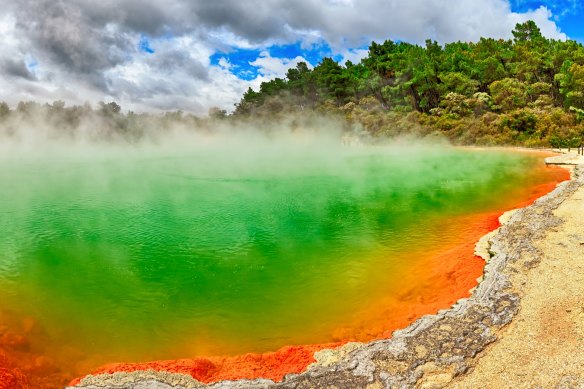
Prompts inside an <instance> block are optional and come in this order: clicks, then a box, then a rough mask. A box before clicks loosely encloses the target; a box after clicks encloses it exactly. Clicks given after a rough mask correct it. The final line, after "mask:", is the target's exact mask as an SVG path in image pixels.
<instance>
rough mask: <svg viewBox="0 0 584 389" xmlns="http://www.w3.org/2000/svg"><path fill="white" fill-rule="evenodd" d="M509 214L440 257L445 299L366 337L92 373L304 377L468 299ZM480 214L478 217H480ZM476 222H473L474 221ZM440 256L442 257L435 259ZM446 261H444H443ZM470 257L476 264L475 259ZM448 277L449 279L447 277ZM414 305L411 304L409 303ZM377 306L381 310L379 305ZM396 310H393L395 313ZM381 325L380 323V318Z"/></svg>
mask: <svg viewBox="0 0 584 389" xmlns="http://www.w3.org/2000/svg"><path fill="white" fill-rule="evenodd" d="M550 169H554V170H556V171H555V180H554V181H553V182H550V183H547V184H542V185H537V186H535V187H533V188H532V191H531V196H530V198H529V199H528V200H525V201H522V202H520V203H519V204H516V205H515V206H514V207H513V208H522V207H526V206H528V205H530V204H532V203H533V202H534V201H535V200H537V199H538V198H540V197H542V196H543V195H545V194H547V193H549V192H551V191H552V190H553V189H554V188H555V187H556V186H557V184H558V183H560V182H562V181H565V180H568V179H570V173H569V172H568V171H567V170H565V169H563V168H560V167H550ZM505 211H507V210H503V211H498V212H491V213H484V214H479V215H472V216H471V217H468V218H464V219H465V220H464V221H465V222H466V223H472V224H473V228H472V233H467V234H464V236H463V240H464V241H465V243H464V244H462V245H458V246H457V247H455V248H453V249H450V250H447V251H445V252H442V253H440V254H438V253H437V260H435V262H436V263H439V264H441V265H443V266H446V268H444V267H443V266H441V268H440V269H434V271H435V272H436V273H441V274H442V277H440V275H439V274H436V277H437V278H436V279H435V280H434V281H437V282H438V284H439V285H433V286H434V290H440V291H444V292H446V293H443V294H441V295H440V296H439V297H436V296H434V298H433V299H431V300H430V301H423V299H422V300H421V301H420V302H419V304H417V305H415V306H413V307H412V306H409V307H408V308H407V310H405V309H404V308H403V307H400V308H402V310H401V311H399V309H398V312H399V313H398V314H395V310H394V309H395V308H398V307H395V306H394V307H392V306H391V304H390V306H389V308H388V307H387V306H386V307H385V309H384V310H383V311H385V312H380V311H379V310H377V309H373V310H374V311H375V314H376V316H377V317H379V316H381V317H383V316H384V313H389V312H391V313H393V315H391V317H387V319H388V322H385V323H383V320H381V321H380V322H381V323H383V324H382V326H379V325H378V326H376V328H368V329H367V331H366V332H365V334H364V336H363V335H357V336H356V337H355V336H353V337H352V338H347V339H343V340H342V341H339V342H336V343H325V344H315V345H299V346H285V347H282V348H281V349H279V350H277V351H275V352H268V353H264V354H245V355H240V356H234V357H209V358H195V359H180V360H166V361H153V362H146V363H115V364H109V365H106V366H103V367H101V368H99V369H97V370H95V371H94V372H93V373H92V374H93V375H97V374H112V373H116V372H127V373H131V372H136V371H145V370H154V371H166V372H171V373H179V374H186V375H189V376H191V377H193V378H194V379H196V380H198V381H200V382H202V383H205V384H209V383H215V382H219V381H224V380H238V379H250V380H252V379H257V378H265V379H271V380H273V381H275V382H280V381H282V380H283V378H284V376H285V375H286V374H290V373H301V372H303V371H304V370H306V369H307V368H308V366H309V365H310V364H312V363H314V362H316V359H315V358H314V353H315V352H317V351H320V350H323V349H331V348H337V347H339V346H342V345H343V344H346V343H348V342H351V341H363V342H365V341H372V340H375V339H381V338H388V337H391V334H392V333H393V331H395V330H397V329H400V328H404V327H406V326H407V325H409V324H411V323H413V322H414V321H415V320H417V319H419V318H420V317H422V316H424V315H426V314H432V313H435V312H437V311H438V310H440V309H445V308H448V307H450V306H452V305H453V304H454V303H455V302H456V301H457V300H458V299H460V298H464V297H468V296H469V294H470V290H471V289H472V288H474V287H475V286H476V285H477V284H478V282H477V281H476V279H477V278H478V277H479V276H481V275H482V274H483V268H484V261H483V260H482V259H481V258H480V257H477V256H475V255H474V248H475V244H476V242H477V241H478V240H479V239H480V237H482V236H484V235H485V234H487V233H489V232H491V231H493V230H495V229H497V228H499V227H500V223H499V217H500V216H501V215H502V214H503V213H504V212H505ZM477 216H478V217H477ZM471 218H472V219H474V220H470V219H471ZM435 258H436V257H435ZM441 259H443V260H441ZM469 259H470V260H469ZM444 275H445V276H444ZM408 305H410V304H408ZM374 308H375V307H374ZM392 308H393V309H392ZM377 321H378V322H379V319H378V320H377ZM81 380H82V377H81V378H76V379H75V380H73V381H71V383H70V385H71V386H74V385H77V384H79V383H80V382H81Z"/></svg>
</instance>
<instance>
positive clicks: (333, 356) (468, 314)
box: [76, 156, 584, 389]
mask: <svg viewBox="0 0 584 389" xmlns="http://www.w3.org/2000/svg"><path fill="white" fill-rule="evenodd" d="M554 158H555V159H550V160H548V162H549V163H554V164H570V165H578V164H579V163H581V159H580V158H578V157H574V156H561V157H554ZM583 188H584V167H583V166H576V167H575V168H574V170H573V177H572V180H570V181H567V182H564V183H562V184H560V185H559V186H558V187H557V188H556V189H555V190H554V191H553V192H551V193H549V194H548V195H546V196H544V197H542V198H540V199H538V200H537V201H536V202H535V203H534V204H533V205H531V206H529V207H526V208H523V209H520V210H517V211H515V212H513V213H512V214H510V215H509V217H508V220H505V221H504V223H503V225H502V226H501V228H499V230H498V231H497V232H496V233H494V234H492V235H489V237H488V238H487V242H486V244H485V242H484V240H483V242H482V246H483V247H484V249H486V250H487V252H488V256H489V258H488V261H487V264H486V267H485V275H484V279H483V281H482V282H481V283H480V284H479V285H478V286H477V288H476V289H475V290H474V292H473V294H472V296H471V297H469V298H466V299H462V300H459V301H458V302H457V303H456V304H455V305H454V306H453V307H451V308H450V309H448V310H443V311H440V312H438V313H437V314H435V315H429V316H425V317H423V318H421V319H419V320H417V321H416V322H415V323H413V324H412V325H410V326H409V327H407V328H405V329H403V330H399V331H395V332H394V334H393V336H392V338H390V339H385V340H379V341H373V342H370V343H366V344H356V343H350V344H347V345H345V346H343V347H341V348H339V349H336V350H323V351H320V352H318V353H317V354H316V359H317V361H318V362H317V363H315V364H313V365H311V366H310V367H309V368H308V370H307V371H306V372H304V373H302V374H290V375H288V376H286V377H285V379H284V381H283V382H280V383H275V382H273V381H269V380H253V381H246V380H240V381H224V382H219V383H215V384H210V385H203V384H201V383H199V382H197V381H195V380H194V379H193V378H191V377H189V376H185V375H179V374H171V373H160V372H153V371H146V372H135V373H115V374H112V375H105V374H104V375H98V376H88V377H85V378H84V379H83V380H82V381H81V383H80V384H79V385H78V386H76V387H77V388H87V389H89V388H91V389H96V388H128V389H150V388H164V389H166V388H179V389H180V388H199V387H201V388H202V387H205V388H221V389H224V388H225V389H227V388H238V389H243V388H324V387H327V388H371V389H373V388H412V387H417V388H441V387H446V386H450V385H458V386H459V387H461V388H462V387H485V386H480V385H481V384H480V382H481V379H480V377H478V378H477V379H476V380H475V381H472V382H470V381H469V382H467V383H465V382H464V381H463V380H464V379H466V378H468V377H473V375H476V374H475V373H477V372H478V371H479V367H480V361H481V360H482V359H483V356H484V358H485V359H486V358H488V356H489V353H490V350H491V348H494V347H496V344H497V343H499V342H500V341H501V339H505V337H506V336H507V335H506V331H507V330H508V328H507V327H511V326H509V323H511V321H512V320H513V319H514V318H515V317H516V316H517V315H518V313H519V312H520V310H522V309H523V298H524V296H525V294H526V290H527V287H528V286H529V284H530V283H529V279H530V277H531V274H532V272H533V271H534V269H536V268H537V267H538V265H539V264H540V262H541V261H542V259H543V258H544V257H546V255H549V252H548V250H553V249H554V248H550V246H549V245H546V244H545V243H543V244H542V242H544V241H545V239H547V236H548V233H549V232H550V231H558V230H559V229H561V226H562V225H564V224H566V222H565V217H561V216H558V215H557V214H556V210H557V209H558V208H559V207H560V206H561V205H562V204H563V203H564V202H565V201H566V200H568V199H570V198H571V197H572V196H573V195H574V194H575V193H576V192H577V191H582V190H583ZM567 217H569V215H568V216H567ZM583 235H584V233H583ZM560 243H561V242H560ZM575 244H576V243H575ZM577 244H578V245H580V244H584V238H582V242H578V243H577ZM583 284H584V283H583ZM582 312H583V313H584V306H583V307H582ZM551 325H553V318H552V324H551ZM582 339H584V335H583V336H582ZM559 341H561V340H559ZM509 352H510V353H511V352H512V350H509ZM479 357H480V358H479ZM494 363H497V361H495V362H494ZM485 369H487V370H488V367H485ZM469 373H470V374H469ZM583 374H584V373H583ZM579 380H584V377H583V376H580V377H577V376H567V375H563V376H562V374H560V375H558V377H557V380H556V381H557V382H558V384H557V385H556V384H554V385H555V386H557V387H558V388H559V387H561V386H558V385H560V384H562V382H564V383H567V385H568V386H565V387H572V386H569V385H572V384H571V383H579V382H584V381H579ZM550 382H551V381H550ZM469 385H470V386H469ZM475 385H479V386H475ZM487 386H489V385H488V381H487ZM509 387H511V386H509ZM515 387H517V386H515ZM525 387H531V386H525Z"/></svg>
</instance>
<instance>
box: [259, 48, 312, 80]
mask: <svg viewBox="0 0 584 389" xmlns="http://www.w3.org/2000/svg"><path fill="white" fill-rule="evenodd" d="M299 62H306V64H307V65H308V66H309V68H311V67H312V65H310V63H309V62H308V61H307V60H306V59H305V58H303V57H300V56H298V57H296V58H292V59H290V58H274V57H272V56H270V53H268V52H267V51H262V52H261V53H260V56H259V57H258V58H257V59H256V60H255V61H253V62H250V65H252V66H255V67H257V68H259V69H258V73H259V74H261V75H262V76H263V77H264V78H267V79H272V78H276V77H284V76H285V75H286V72H287V71H288V69H290V68H291V67H295V66H296V65H298V63H299Z"/></svg>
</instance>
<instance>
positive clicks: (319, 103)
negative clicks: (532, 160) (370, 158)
mask: <svg viewBox="0 0 584 389" xmlns="http://www.w3.org/2000/svg"><path fill="white" fill-rule="evenodd" d="M512 33H513V39H509V40H503V39H498V40H497V39H492V38H481V39H480V40H479V41H478V42H475V43H472V42H454V43H448V44H445V45H440V44H438V43H437V42H435V41H431V40H427V41H426V44H425V46H424V47H422V46H419V45H415V44H410V43H406V42H393V41H391V40H386V41H385V42H383V43H375V42H372V43H371V45H370V46H369V50H368V55H367V56H366V57H365V58H363V59H362V60H361V61H360V63H358V64H354V63H351V62H350V61H347V62H346V63H344V64H339V63H337V62H336V61H334V60H333V59H331V58H324V59H322V60H321V62H320V63H319V64H318V65H317V66H315V67H314V68H312V69H311V68H310V67H309V65H308V64H306V63H304V62H301V63H298V65H297V66H296V67H293V68H290V69H288V71H287V73H286V76H285V78H275V79H273V80H271V81H269V82H264V83H262V84H261V86H260V88H259V90H258V91H254V90H253V89H251V88H250V89H248V90H247V92H245V93H244V94H243V96H242V98H241V100H240V101H239V103H237V104H236V105H235V109H234V111H233V112H231V113H228V112H227V111H226V110H222V109H219V108H213V109H211V110H210V111H209V116H208V117H197V116H194V115H192V114H185V113H183V112H181V111H175V112H167V113H165V114H151V113H150V114H149V113H138V114H137V113H134V112H131V111H129V112H125V113H124V112H123V111H122V108H121V107H120V106H119V105H118V104H117V103H116V102H109V103H103V102H102V103H100V104H99V105H98V106H97V107H96V108H93V107H91V106H90V105H89V104H84V105H81V106H77V105H74V106H69V107H67V106H66V105H65V103H63V102H62V101H56V102H54V103H52V104H40V103H36V102H20V103H19V104H18V105H17V106H16V107H15V108H14V109H11V108H10V107H9V106H8V105H7V104H6V103H0V134H3V135H5V136H6V135H8V136H16V135H17V132H18V130H19V129H20V128H22V127H23V125H24V127H30V128H42V129H45V131H47V132H48V133H49V134H48V135H49V136H63V135H70V136H73V137H75V136H78V135H79V134H80V133H83V134H84V135H87V136H88V137H89V138H100V139H102V138H106V139H107V138H116V139H119V138H120V137H121V138H122V139H125V140H127V141H129V142H133V141H136V140H138V139H142V138H144V137H148V136H152V137H157V136H163V134H164V133H165V132H166V131H170V130H172V129H176V128H177V127H179V128H184V129H187V130H188V129H196V130H201V129H203V130H206V131H211V130H212V129H213V128H214V127H217V126H218V125H217V124H218V123H222V124H226V125H230V126H234V127H237V126H238V125H240V124H242V123H244V124H246V125H248V126H257V127H260V128H263V129H270V128H272V127H273V129H272V130H274V129H278V128H282V125H281V124H282V123H286V126H288V127H290V126H291V127H292V129H294V128H295V127H299V126H305V125H307V123H308V124H310V125H312V126H314V125H315V123H316V125H318V123H319V120H321V119H323V118H326V119H327V120H329V119H332V120H333V123H337V124H338V127H339V128H342V129H343V130H344V131H353V133H355V134H359V136H361V137H367V138H368V139H373V140H374V139H377V138H382V139H384V138H388V137H390V138H391V137H396V136H402V135H413V136H420V137H427V136H439V137H443V138H447V139H448V140H449V141H450V142H452V143H454V144H461V145H520V146H527V147H550V146H551V147H578V146H580V145H581V144H582V142H583V140H584V46H583V45H582V44H580V43H578V42H576V41H573V40H566V41H559V40H553V39H547V38H545V37H544V36H543V35H542V33H541V31H540V29H539V28H538V26H537V25H536V24H535V23H534V22H533V21H528V22H525V23H521V24H517V25H516V27H515V29H514V30H513V32H512ZM35 131H40V130H35Z"/></svg>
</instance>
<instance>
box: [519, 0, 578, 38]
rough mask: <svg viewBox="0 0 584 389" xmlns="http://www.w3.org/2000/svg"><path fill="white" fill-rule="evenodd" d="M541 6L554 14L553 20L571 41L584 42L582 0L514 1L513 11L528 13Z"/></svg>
mask: <svg viewBox="0 0 584 389" xmlns="http://www.w3.org/2000/svg"><path fill="white" fill-rule="evenodd" d="M541 6H544V7H546V8H548V9H549V10H550V11H552V13H553V20H554V21H555V22H556V24H557V25H558V26H559V27H560V28H561V30H562V31H563V32H564V33H565V34H566V35H568V37H570V38H571V39H574V40H577V41H579V42H584V4H583V3H582V2H581V1H580V0H558V1H535V0H512V1H511V10H512V11H514V12H526V11H529V10H534V9H537V8H539V7H541Z"/></svg>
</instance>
